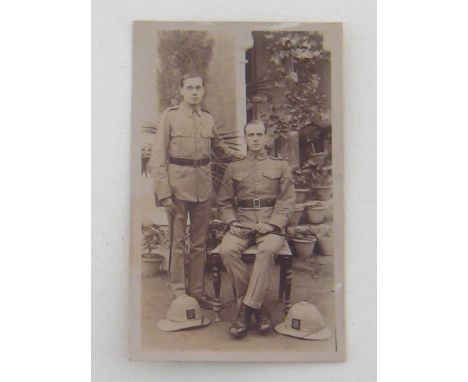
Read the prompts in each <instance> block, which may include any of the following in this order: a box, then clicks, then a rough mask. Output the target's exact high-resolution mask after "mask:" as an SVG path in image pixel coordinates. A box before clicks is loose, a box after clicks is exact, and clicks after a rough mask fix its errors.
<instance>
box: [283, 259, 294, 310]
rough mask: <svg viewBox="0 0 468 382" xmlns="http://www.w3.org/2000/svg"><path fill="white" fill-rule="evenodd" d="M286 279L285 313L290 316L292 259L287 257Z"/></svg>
mask: <svg viewBox="0 0 468 382" xmlns="http://www.w3.org/2000/svg"><path fill="white" fill-rule="evenodd" d="M284 262H285V279H284V297H285V299H284V312H285V314H288V312H289V309H290V308H291V285H292V258H291V256H288V257H285V259H284Z"/></svg>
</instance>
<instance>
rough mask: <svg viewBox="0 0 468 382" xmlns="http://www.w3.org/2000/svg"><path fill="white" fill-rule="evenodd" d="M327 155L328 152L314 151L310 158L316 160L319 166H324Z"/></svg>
mask: <svg viewBox="0 0 468 382" xmlns="http://www.w3.org/2000/svg"><path fill="white" fill-rule="evenodd" d="M326 157H327V153H312V154H310V159H312V160H313V161H314V163H315V164H316V165H318V166H322V165H323V163H324V162H325V158H326Z"/></svg>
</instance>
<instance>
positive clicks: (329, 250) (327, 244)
mask: <svg viewBox="0 0 468 382" xmlns="http://www.w3.org/2000/svg"><path fill="white" fill-rule="evenodd" d="M317 239H318V243H319V246H320V251H321V252H322V255H324V256H333V254H334V238H333V234H332V231H331V228H329V229H327V230H325V231H323V232H320V233H319V234H318V235H317Z"/></svg>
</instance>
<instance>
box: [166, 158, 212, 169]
mask: <svg viewBox="0 0 468 382" xmlns="http://www.w3.org/2000/svg"><path fill="white" fill-rule="evenodd" d="M169 163H171V164H178V165H179V166H191V167H198V166H205V165H207V164H208V163H210V158H208V157H206V158H203V159H185V158H174V157H169Z"/></svg>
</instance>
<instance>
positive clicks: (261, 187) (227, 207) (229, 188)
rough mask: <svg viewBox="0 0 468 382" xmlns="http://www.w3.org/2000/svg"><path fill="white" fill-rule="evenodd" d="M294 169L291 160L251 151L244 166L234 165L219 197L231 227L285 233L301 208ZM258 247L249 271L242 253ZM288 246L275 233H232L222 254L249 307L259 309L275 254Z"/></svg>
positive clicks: (227, 234) (224, 240)
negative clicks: (264, 228)
mask: <svg viewBox="0 0 468 382" xmlns="http://www.w3.org/2000/svg"><path fill="white" fill-rule="evenodd" d="M295 199H296V195H295V191H294V183H293V180H292V176H291V168H290V167H289V165H288V163H287V162H286V161H283V160H280V159H277V158H273V157H270V156H268V155H267V154H266V153H261V154H257V155H255V154H254V153H253V152H251V151H250V152H249V153H248V154H247V157H246V158H245V159H243V160H242V161H239V162H233V163H230V164H229V166H228V167H227V169H226V173H225V176H224V179H223V183H222V185H221V189H220V192H219V197H218V201H219V205H220V207H219V214H220V218H221V219H222V220H223V221H224V222H225V223H232V222H234V221H237V222H238V223H240V224H242V225H243V226H249V227H253V226H254V225H255V224H257V223H268V224H271V225H273V226H275V227H276V229H277V230H284V229H285V227H286V225H287V223H288V219H289V215H290V214H291V213H292V210H293V207H294V204H295ZM254 243H256V244H257V255H256V257H255V262H254V266H253V270H252V274H251V275H250V277H249V272H248V269H247V267H246V265H245V264H244V262H243V261H242V260H241V255H242V253H243V252H244V251H245V250H246V249H247V248H248V247H249V246H250V245H253V244H254ZM283 245H284V238H283V237H281V236H278V235H274V234H267V235H261V236H257V237H255V236H253V234H248V235H246V236H243V237H238V236H235V235H233V234H231V233H230V232H228V233H226V235H225V236H224V238H223V241H222V243H221V248H220V255H221V258H222V260H223V263H224V265H225V267H226V269H227V271H228V273H229V274H230V276H231V278H232V280H233V284H234V287H235V290H236V294H237V297H238V298H239V299H242V300H243V303H244V304H246V305H248V306H250V307H252V308H254V309H259V308H260V307H261V305H262V302H263V299H264V294H265V291H266V289H267V287H268V283H269V275H270V267H271V265H273V257H274V255H275V254H276V253H277V252H278V251H279V250H280V249H281V248H282V246H283Z"/></svg>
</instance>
